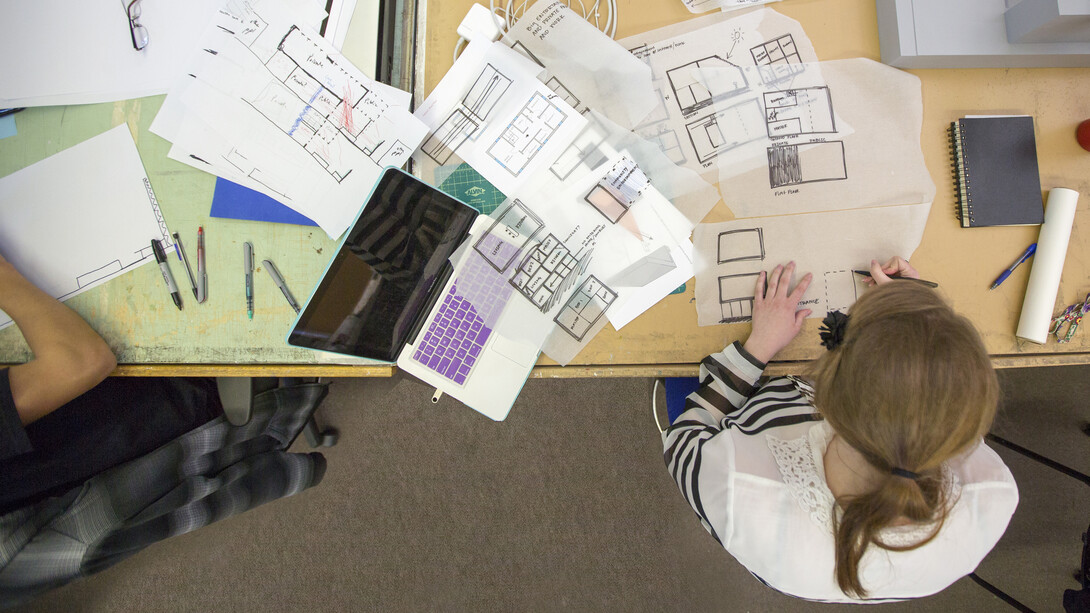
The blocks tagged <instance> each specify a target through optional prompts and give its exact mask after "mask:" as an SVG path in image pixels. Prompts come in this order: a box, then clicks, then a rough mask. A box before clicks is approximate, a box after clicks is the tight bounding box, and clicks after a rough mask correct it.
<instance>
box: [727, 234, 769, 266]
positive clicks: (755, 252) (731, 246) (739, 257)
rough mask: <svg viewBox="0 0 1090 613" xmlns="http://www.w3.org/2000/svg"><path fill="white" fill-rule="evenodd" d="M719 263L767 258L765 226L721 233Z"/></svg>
mask: <svg viewBox="0 0 1090 613" xmlns="http://www.w3.org/2000/svg"><path fill="white" fill-rule="evenodd" d="M716 256H717V257H716V261H717V262H718V263H719V264H726V263H728V262H745V261H748V260H764V259H765V231H764V228H745V229H742V230H728V231H726V232H720V233H719V247H718V250H717V254H716Z"/></svg>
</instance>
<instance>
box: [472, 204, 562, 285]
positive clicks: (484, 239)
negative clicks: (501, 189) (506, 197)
mask: <svg viewBox="0 0 1090 613" xmlns="http://www.w3.org/2000/svg"><path fill="white" fill-rule="evenodd" d="M544 227H545V223H544V222H543V221H541V219H540V218H538V216H537V215H535V214H534V213H533V211H531V210H530V209H529V208H528V207H527V206H526V205H525V204H523V203H522V202H521V201H520V200H517V199H516V200H513V201H511V204H509V205H508V206H507V208H505V209H504V210H503V211H502V212H501V213H500V214H499V215H496V216H495V221H494V222H492V226H491V227H489V228H488V232H486V233H485V234H484V235H483V236H481V238H480V239H479V240H478V241H477V243H476V244H475V245H473V248H474V249H476V250H477V253H479V254H481V256H482V257H483V258H484V259H485V261H487V262H488V263H489V264H491V265H492V267H493V268H495V269H496V270H497V271H498V272H504V271H506V270H507V267H508V266H510V265H511V262H513V261H514V260H515V258H516V257H518V254H519V252H520V251H522V249H523V248H524V247H526V245H527V244H528V243H529V242H530V241H531V240H533V238H534V237H535V236H537V234H538V232H540V231H541V230H542V229H543V228H544Z"/></svg>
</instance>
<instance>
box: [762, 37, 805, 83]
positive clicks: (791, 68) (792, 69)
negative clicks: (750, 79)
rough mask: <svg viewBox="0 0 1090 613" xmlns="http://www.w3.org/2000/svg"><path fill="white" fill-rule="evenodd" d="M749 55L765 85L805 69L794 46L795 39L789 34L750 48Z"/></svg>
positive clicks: (787, 77)
mask: <svg viewBox="0 0 1090 613" xmlns="http://www.w3.org/2000/svg"><path fill="white" fill-rule="evenodd" d="M749 53H750V55H752V56H753V63H754V64H756V65H757V68H758V70H759V71H760V74H761V80H762V81H764V82H765V83H776V82H778V81H783V80H784V79H789V78H791V76H792V75H794V74H796V73H798V72H801V71H802V70H805V67H803V66H801V64H802V63H803V59H802V56H801V55H800V54H799V50H798V47H796V46H795V37H793V36H791V34H784V35H783V36H779V37H777V38H773V39H772V40H769V41H767V42H764V43H761V44H760V45H757V46H756V47H753V48H751V49H750V50H749Z"/></svg>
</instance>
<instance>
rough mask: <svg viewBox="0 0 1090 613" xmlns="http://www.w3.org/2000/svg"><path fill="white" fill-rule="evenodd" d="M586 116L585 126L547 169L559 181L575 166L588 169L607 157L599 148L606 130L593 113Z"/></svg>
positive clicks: (591, 168)
mask: <svg viewBox="0 0 1090 613" xmlns="http://www.w3.org/2000/svg"><path fill="white" fill-rule="evenodd" d="M586 117H587V125H586V127H584V128H583V130H582V131H581V132H579V134H578V135H577V136H576V137H575V140H573V141H572V144H570V145H568V148H567V149H565V150H564V152H563V153H561V154H560V156H559V157H557V158H556V161H555V162H553V165H552V166H550V167H549V171H550V172H552V173H553V175H554V176H556V178H557V179H560V180H561V181H565V180H567V178H568V177H570V176H571V174H572V173H573V172H575V170H576V169H577V168H580V167H582V168H583V170H584V171H590V170H593V169H595V168H597V167H599V166H601V165H602V164H605V163H606V160H607V159H608V158H607V157H606V154H605V153H603V152H602V149H601V147H602V143H604V142H605V140H606V134H608V131H607V130H606V128H605V126H603V125H602V124H601V123H600V122H599V121H598V118H597V117H596V116H595V115H594V114H593V113H592V114H589V115H587V116H586Z"/></svg>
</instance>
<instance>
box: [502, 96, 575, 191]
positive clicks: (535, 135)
mask: <svg viewBox="0 0 1090 613" xmlns="http://www.w3.org/2000/svg"><path fill="white" fill-rule="evenodd" d="M567 119H568V114H567V113H565V112H564V111H563V110H561V108H560V107H558V106H557V105H555V104H553V103H552V102H551V101H550V100H548V99H547V98H545V96H543V95H541V94H540V93H534V95H533V96H532V97H531V98H530V99H529V100H528V101H527V102H526V105H525V106H523V107H522V110H520V111H519V114H518V115H517V116H516V117H515V118H514V119H513V120H511V123H509V124H507V127H506V128H505V129H504V131H503V133H502V134H500V135H499V137H497V138H496V140H495V142H493V143H492V145H491V146H489V147H488V155H490V156H491V157H492V159H493V160H495V161H496V162H497V163H498V164H499V165H500V166H502V167H503V168H504V169H505V170H506V171H507V172H509V173H511V174H512V175H513V176H516V177H517V176H519V175H520V174H522V171H523V170H525V169H526V167H527V166H528V165H529V164H530V162H531V161H533V159H534V157H535V156H537V154H538V152H540V151H541V149H542V148H543V147H544V146H545V145H546V144H547V143H548V142H549V139H551V138H552V137H553V135H554V134H556V132H557V130H559V129H560V126H562V125H563V124H564V122H565V121H567Z"/></svg>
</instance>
